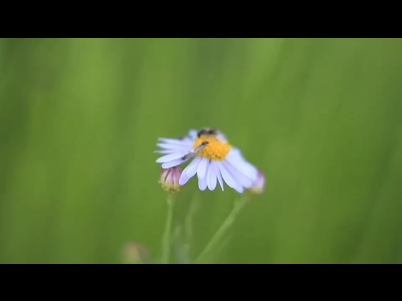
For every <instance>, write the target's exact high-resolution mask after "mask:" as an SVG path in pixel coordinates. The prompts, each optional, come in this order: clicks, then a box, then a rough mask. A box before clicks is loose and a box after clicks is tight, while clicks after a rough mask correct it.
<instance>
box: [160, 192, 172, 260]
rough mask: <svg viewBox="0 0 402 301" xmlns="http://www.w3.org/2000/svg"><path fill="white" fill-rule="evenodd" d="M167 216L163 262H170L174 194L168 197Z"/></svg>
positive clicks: (163, 242) (163, 241)
mask: <svg viewBox="0 0 402 301" xmlns="http://www.w3.org/2000/svg"><path fill="white" fill-rule="evenodd" d="M167 205H168V208H167V218H166V225H165V232H164V234H163V239H162V263H165V264H167V263H169V256H170V242H171V239H170V234H171V232H172V231H171V229H172V219H173V195H172V194H169V196H168V198H167Z"/></svg>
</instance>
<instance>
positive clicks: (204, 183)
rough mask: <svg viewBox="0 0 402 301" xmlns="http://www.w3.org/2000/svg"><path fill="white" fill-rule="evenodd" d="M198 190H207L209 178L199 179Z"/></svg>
mask: <svg viewBox="0 0 402 301" xmlns="http://www.w3.org/2000/svg"><path fill="white" fill-rule="evenodd" d="M198 188H199V189H200V190H202V191H204V190H205V189H206V188H207V178H204V179H198Z"/></svg>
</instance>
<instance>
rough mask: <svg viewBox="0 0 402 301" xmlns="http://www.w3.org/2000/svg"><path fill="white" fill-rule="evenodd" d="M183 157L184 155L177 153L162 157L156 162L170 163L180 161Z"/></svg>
mask: <svg viewBox="0 0 402 301" xmlns="http://www.w3.org/2000/svg"><path fill="white" fill-rule="evenodd" d="M183 156H184V154H182V153H177V152H176V153H173V154H169V155H166V156H163V157H160V158H159V159H158V160H156V163H166V162H169V161H173V160H177V159H180V158H182V157H183Z"/></svg>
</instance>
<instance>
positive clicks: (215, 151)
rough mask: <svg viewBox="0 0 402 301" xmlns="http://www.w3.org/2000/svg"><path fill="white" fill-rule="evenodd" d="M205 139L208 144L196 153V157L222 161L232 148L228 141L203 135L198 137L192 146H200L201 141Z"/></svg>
mask: <svg viewBox="0 0 402 301" xmlns="http://www.w3.org/2000/svg"><path fill="white" fill-rule="evenodd" d="M205 141H207V142H209V144H208V145H207V146H206V147H205V148H204V149H203V150H201V151H200V152H199V153H198V154H197V156H198V157H203V158H207V159H210V160H217V161H223V160H225V159H226V157H227V155H228V154H229V152H230V150H231V148H232V147H231V146H230V144H229V143H227V142H223V141H221V140H219V139H217V138H216V137H214V136H205V137H200V138H198V139H197V140H196V141H195V143H194V148H196V147H198V146H200V145H201V143H203V142H205Z"/></svg>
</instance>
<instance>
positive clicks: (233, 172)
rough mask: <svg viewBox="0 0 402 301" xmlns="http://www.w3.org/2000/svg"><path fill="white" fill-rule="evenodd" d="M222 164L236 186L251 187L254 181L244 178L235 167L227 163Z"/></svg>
mask: <svg viewBox="0 0 402 301" xmlns="http://www.w3.org/2000/svg"><path fill="white" fill-rule="evenodd" d="M222 164H223V165H224V166H225V168H226V169H227V170H228V171H229V172H230V174H231V175H232V177H233V179H234V180H235V181H236V183H237V184H238V185H241V186H243V187H245V188H251V187H252V186H253V184H254V182H255V181H252V180H251V179H249V178H248V177H246V176H245V175H244V174H243V173H242V172H240V171H238V170H237V169H236V168H235V167H233V166H232V165H231V164H229V162H223V163H222Z"/></svg>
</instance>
